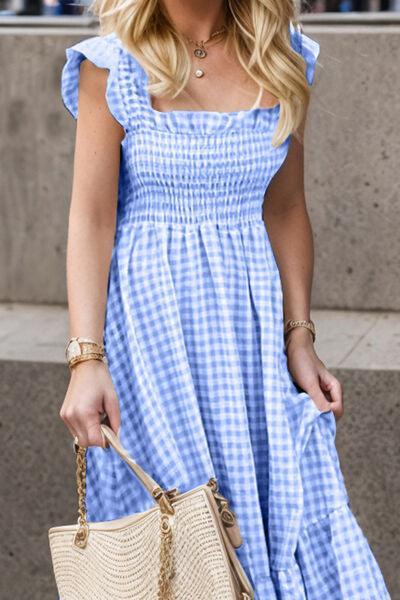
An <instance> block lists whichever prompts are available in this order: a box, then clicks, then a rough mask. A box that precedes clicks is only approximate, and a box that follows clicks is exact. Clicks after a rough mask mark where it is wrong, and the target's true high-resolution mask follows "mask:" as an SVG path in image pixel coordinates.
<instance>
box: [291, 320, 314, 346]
mask: <svg viewBox="0 0 400 600" xmlns="http://www.w3.org/2000/svg"><path fill="white" fill-rule="evenodd" d="M295 327H305V328H306V329H308V330H309V331H310V332H311V335H312V339H313V342H315V336H316V333H315V325H314V323H313V321H311V320H309V321H308V320H305V319H304V320H297V321H296V320H295V319H290V320H289V321H287V322H286V325H285V327H284V330H283V335H284V337H285V338H286V337H287V335H288V333H289V332H290V331H292V329H294V328H295Z"/></svg>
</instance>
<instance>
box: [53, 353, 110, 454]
mask: <svg viewBox="0 0 400 600" xmlns="http://www.w3.org/2000/svg"><path fill="white" fill-rule="evenodd" d="M104 413H106V415H107V417H108V421H109V423H110V427H111V429H112V430H113V431H114V432H115V433H116V434H118V429H119V426H120V409H119V401H118V398H117V394H116V392H115V389H114V385H113V383H112V380H111V376H110V374H109V371H108V368H107V365H106V363H104V362H103V361H100V360H87V361H84V362H81V363H78V364H76V365H74V366H73V367H72V369H71V379H70V382H69V386H68V390H67V393H66V396H65V399H64V402H63V405H62V407H61V409H60V413H59V414H60V417H61V419H62V420H63V421H64V423H65V425H66V426H67V427H68V429H69V431H70V432H71V435H72V436H73V437H75V436H77V437H78V441H79V445H80V446H85V447H87V446H102V447H103V448H105V447H106V440H105V437H104V434H103V433H102V431H101V428H100V423H101V420H102V417H103V416H104Z"/></svg>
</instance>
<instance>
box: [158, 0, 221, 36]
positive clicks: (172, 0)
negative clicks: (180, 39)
mask: <svg viewBox="0 0 400 600" xmlns="http://www.w3.org/2000/svg"><path fill="white" fill-rule="evenodd" d="M159 1H160V2H162V3H163V6H164V8H165V10H166V12H167V14H168V17H169V18H170V19H171V21H172V23H173V24H174V27H175V28H176V29H177V31H179V32H180V33H182V34H183V35H185V36H187V37H189V38H192V39H194V40H206V39H208V38H209V37H210V35H211V34H212V33H213V32H214V31H216V30H217V29H219V28H220V27H222V26H223V25H224V24H225V1H224V0H159Z"/></svg>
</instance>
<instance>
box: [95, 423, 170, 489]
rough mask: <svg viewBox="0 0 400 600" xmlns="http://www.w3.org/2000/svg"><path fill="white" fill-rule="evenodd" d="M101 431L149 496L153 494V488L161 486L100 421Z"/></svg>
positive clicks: (109, 428)
mask: <svg viewBox="0 0 400 600" xmlns="http://www.w3.org/2000/svg"><path fill="white" fill-rule="evenodd" d="M100 427H101V430H102V432H103V433H104V436H105V438H106V440H107V441H108V442H109V443H110V444H111V446H112V447H113V448H114V450H115V451H116V452H117V453H118V454H119V456H120V457H121V458H122V460H123V461H124V462H125V463H126V464H127V465H128V467H129V468H130V469H131V470H132V471H133V473H134V474H135V476H136V477H137V478H138V479H139V481H140V483H141V484H142V485H143V486H144V487H145V488H146V490H147V491H148V492H149V494H150V495H151V496H153V490H154V489H155V488H160V489H161V486H160V485H159V484H158V483H157V481H155V479H153V478H152V477H151V476H150V475H149V474H148V473H146V471H145V470H144V469H142V467H140V466H139V465H138V464H137V463H136V462H135V461H134V460H133V458H132V457H131V456H129V454H128V451H127V450H126V449H125V448H124V447H123V445H122V443H121V440H120V439H119V437H118V436H117V435H116V434H115V433H114V431H113V430H112V429H111V427H109V426H108V425H106V424H105V423H102V424H101V425H100Z"/></svg>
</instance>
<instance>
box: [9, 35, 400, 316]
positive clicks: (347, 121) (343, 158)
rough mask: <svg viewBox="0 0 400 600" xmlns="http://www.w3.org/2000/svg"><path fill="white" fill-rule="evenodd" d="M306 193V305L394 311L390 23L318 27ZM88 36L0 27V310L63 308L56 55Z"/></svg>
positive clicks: (62, 126) (68, 148) (399, 92)
mask: <svg viewBox="0 0 400 600" xmlns="http://www.w3.org/2000/svg"><path fill="white" fill-rule="evenodd" d="M305 31H306V32H307V33H309V34H310V35H311V36H312V37H314V38H315V39H316V40H318V41H319V42H320V43H321V55H320V60H319V65H318V67H317V72H316V84H315V87H314V90H313V100H312V105H311V108H310V115H309V120H308V131H307V148H306V189H307V195H308V203H309V208H310V214H311V218H312V222H313V226H314V232H315V238H316V272H315V280H314V289H313V306H314V307H321V308H322V307H327V308H332V307H335V308H353V309H376V308H381V309H387V310H391V309H397V310H398V309H400V261H399V260H398V256H399V254H400V252H399V251H400V239H399V234H398V232H399V230H400V210H399V208H400V197H399V173H398V172H399V156H400V120H399V119H398V118H396V115H398V114H400V78H399V77H398V65H399V64H400V43H399V41H400V25H380V26H373V25H369V26H355V25H346V26H335V25H330V26H322V25H310V24H307V25H306V27H305ZM94 33H95V32H94V31H93V30H90V29H88V30H76V31H74V30H72V31H71V30H67V29H60V30H58V31H57V30H54V29H51V28H47V29H43V30H39V31H38V30H30V29H29V28H28V29H20V30H18V29H13V28H12V27H10V28H5V29H0V72H1V74H2V85H1V86H0V107H1V110H0V153H1V170H0V189H1V201H0V274H1V276H0V301H1V300H5V301H22V302H24V301H28V302H56V303H62V302H65V300H66V292H65V241H66V226H67V214H68V204H69V197H70V189H71V177H72V158H73V140H74V130H75V125H74V121H73V120H72V118H71V117H70V116H69V115H68V114H67V112H66V111H65V109H64V108H63V106H62V103H61V99H60V92H59V80H60V71H61V68H62V65H63V63H64V49H65V47H66V46H68V45H70V44H72V43H73V42H75V41H78V40H79V39H81V38H83V37H88V36H90V35H93V34H94Z"/></svg>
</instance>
